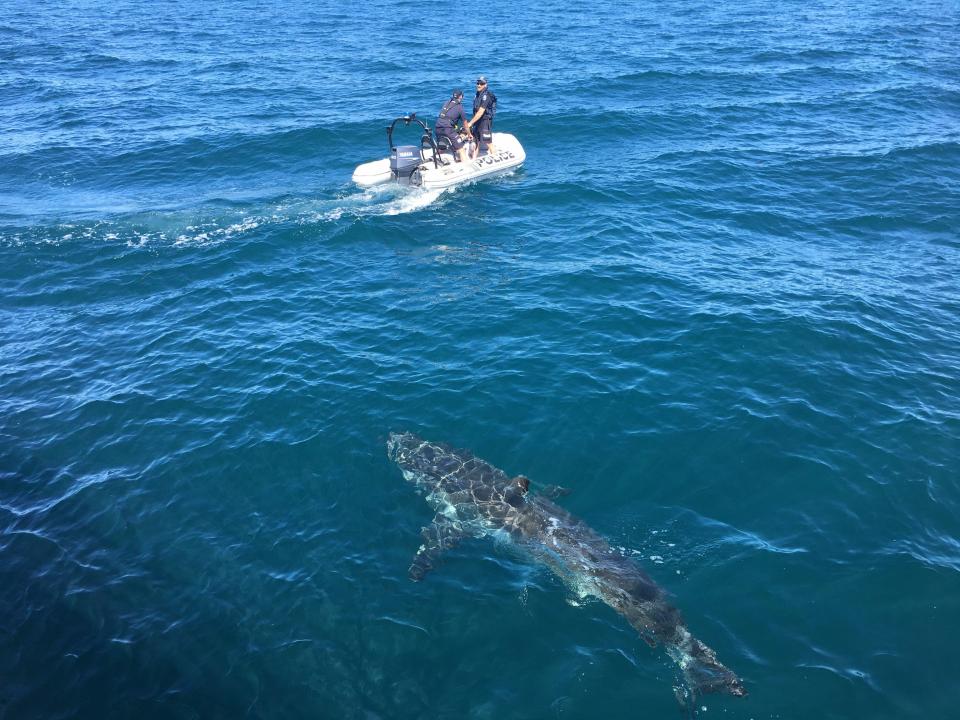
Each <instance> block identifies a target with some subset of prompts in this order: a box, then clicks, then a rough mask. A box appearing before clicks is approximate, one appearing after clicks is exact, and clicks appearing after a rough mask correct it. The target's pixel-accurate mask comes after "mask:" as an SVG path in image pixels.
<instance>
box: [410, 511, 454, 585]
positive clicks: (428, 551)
mask: <svg viewBox="0 0 960 720" xmlns="http://www.w3.org/2000/svg"><path fill="white" fill-rule="evenodd" d="M420 535H421V536H422V537H423V544H422V545H421V546H420V549H419V550H417V554H416V555H414V556H413V562H412V563H411V564H410V570H409V571H408V575H409V576H410V579H411V580H413V581H414V582H420V581H421V580H423V578H424V576H425V575H426V574H427V573H428V572H430V571H431V570H432V569H433V568H434V566H435V565H436V562H437V560H438V558H439V557H440V555H441V554H442V553H443V551H444V550H449V549H450V548H453V547H456V546H457V545H458V544H459V543H460V540H461V539H462V538H463V531H462V530H461V529H460V527H459V525H458V523H456V522H454V521H453V520H451V519H450V518H448V517H447V516H446V515H442V514H440V513H437V515H436V517H434V518H433V522H432V523H430V525H429V526H428V527H425V528H423V530H422V531H421V533H420Z"/></svg>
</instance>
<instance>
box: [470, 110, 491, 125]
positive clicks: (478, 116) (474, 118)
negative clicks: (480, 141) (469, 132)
mask: <svg viewBox="0 0 960 720" xmlns="http://www.w3.org/2000/svg"><path fill="white" fill-rule="evenodd" d="M486 111H487V109H486V108H485V107H481V108H480V109H479V110H477V114H476V115H474V116H473V120H471V121H470V124H471V125H473V124H474V123H475V122H476V121H477V120H479V119H480V118H482V117H483V114H484V113H485V112H486Z"/></svg>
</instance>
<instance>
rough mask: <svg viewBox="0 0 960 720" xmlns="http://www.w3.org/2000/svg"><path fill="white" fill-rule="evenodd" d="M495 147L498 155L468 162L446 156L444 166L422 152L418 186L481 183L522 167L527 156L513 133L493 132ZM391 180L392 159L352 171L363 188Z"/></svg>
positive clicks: (429, 187)
mask: <svg viewBox="0 0 960 720" xmlns="http://www.w3.org/2000/svg"><path fill="white" fill-rule="evenodd" d="M493 146H494V147H495V148H496V152H495V153H493V154H491V155H483V156H481V157H478V158H477V159H476V160H469V161H467V162H465V163H464V162H456V160H455V158H454V156H453V155H450V154H448V153H444V154H442V155H441V156H440V159H441V164H440V166H439V167H435V166H434V164H433V152H432V151H431V150H429V149H421V150H420V157H421V159H422V160H423V162H422V163H421V165H420V168H419V172H418V173H417V176H418V179H419V181H420V182H419V187H422V188H425V189H427V190H436V189H441V188H448V187H452V186H454V185H459V184H460V183H464V182H469V181H471V180H479V179H481V178H486V177H490V176H491V175H499V174H500V173H502V172H505V171H507V170H512V169H513V168H517V167H520V166H521V165H522V164H523V161H524V160H525V159H526V157H527V154H526V153H525V152H524V150H523V146H522V145H520V141H519V140H517V139H516V138H515V137H514V136H513V135H511V134H510V133H493ZM392 180H393V174H392V173H391V172H390V158H384V159H382V160H374V161H373V162H368V163H363V164H362V165H358V166H357V169H356V170H354V171H353V182H355V183H356V184H357V185H359V186H360V187H372V186H374V185H380V184H381V183H387V182H391V181H392ZM414 184H417V183H416V182H415V183H414Z"/></svg>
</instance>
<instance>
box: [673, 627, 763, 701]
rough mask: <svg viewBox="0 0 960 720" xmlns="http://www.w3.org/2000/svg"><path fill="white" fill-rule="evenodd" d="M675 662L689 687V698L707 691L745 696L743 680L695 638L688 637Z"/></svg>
mask: <svg viewBox="0 0 960 720" xmlns="http://www.w3.org/2000/svg"><path fill="white" fill-rule="evenodd" d="M685 645H686V647H684V648H683V652H682V653H681V655H680V657H678V658H677V662H678V663H679V665H680V668H681V669H682V671H683V678H684V680H685V681H686V684H687V687H688V688H689V691H690V694H691V696H692V698H691V699H694V700H695V698H697V697H699V696H700V695H707V694H709V693H727V694H729V695H733V696H735V697H746V695H747V690H746V688H745V687H744V686H743V681H742V680H741V679H740V678H739V677H737V675H736V673H734V672H733V670H731V669H730V668H728V667H727V666H726V665H724V664H723V663H721V662H720V661H719V660H717V654H716V653H715V652H714V651H713V650H712V649H710V648H709V647H707V646H706V645H704V644H703V643H702V642H700V641H699V640H697V639H696V638H695V637H690V638H689V641H688V642H687V643H685Z"/></svg>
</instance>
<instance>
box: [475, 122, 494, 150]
mask: <svg viewBox="0 0 960 720" xmlns="http://www.w3.org/2000/svg"><path fill="white" fill-rule="evenodd" d="M470 131H471V132H472V133H473V137H475V138H476V140H477V144H478V145H480V149H481V150H486V149H487V146H488V145H490V144H491V143H492V142H493V123H492V122H490V121H489V120H487V119H485V118H480V122H478V123H477V124H476V125H474V126H473V127H472V128H470Z"/></svg>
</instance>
